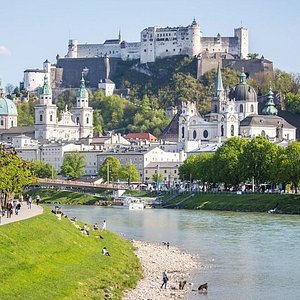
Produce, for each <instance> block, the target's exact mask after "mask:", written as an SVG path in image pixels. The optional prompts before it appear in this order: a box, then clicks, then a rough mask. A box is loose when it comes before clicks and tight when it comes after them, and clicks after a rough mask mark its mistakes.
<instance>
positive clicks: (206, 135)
mask: <svg viewBox="0 0 300 300" xmlns="http://www.w3.org/2000/svg"><path fill="white" fill-rule="evenodd" d="M203 137H204V138H205V139H207V137H208V131H207V130H204V131H203Z"/></svg>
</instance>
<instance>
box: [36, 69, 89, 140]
mask: <svg viewBox="0 0 300 300" xmlns="http://www.w3.org/2000/svg"><path fill="white" fill-rule="evenodd" d="M34 130H35V139H37V140H40V141H58V140H62V141H74V140H78V139H81V138H86V137H92V136H93V109H92V108H91V107H89V99H88V91H87V89H86V88H85V81H84V79H83V77H82V79H81V83H80V88H79V89H78V91H77V95H76V104H75V107H74V108H73V110H72V111H69V110H68V107H67V106H66V107H65V110H64V111H63V112H62V115H61V119H60V120H58V116H57V106H56V104H54V103H53V100H52V89H51V87H50V85H49V81H48V76H47V75H45V77H44V84H43V87H42V88H41V89H40V95H39V104H38V105H36V106H35V125H34Z"/></svg>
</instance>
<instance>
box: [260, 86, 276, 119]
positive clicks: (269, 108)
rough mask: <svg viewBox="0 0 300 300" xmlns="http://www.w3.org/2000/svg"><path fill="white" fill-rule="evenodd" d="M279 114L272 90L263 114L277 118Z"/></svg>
mask: <svg viewBox="0 0 300 300" xmlns="http://www.w3.org/2000/svg"><path fill="white" fill-rule="evenodd" d="M277 113H278V110H277V108H276V107H275V103H274V100H273V92H272V89H271V88H270V90H269V94H268V101H267V103H266V105H265V107H264V108H263V110H262V114H263V115H272V116H276V115H277Z"/></svg>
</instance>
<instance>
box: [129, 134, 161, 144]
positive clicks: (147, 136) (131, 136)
mask: <svg viewBox="0 0 300 300" xmlns="http://www.w3.org/2000/svg"><path fill="white" fill-rule="evenodd" d="M125 139H126V140H131V139H136V140H148V141H149V142H157V138H156V137H155V136H154V135H153V134H151V133H144V132H140V133H128V134H127V135H126V136H125Z"/></svg>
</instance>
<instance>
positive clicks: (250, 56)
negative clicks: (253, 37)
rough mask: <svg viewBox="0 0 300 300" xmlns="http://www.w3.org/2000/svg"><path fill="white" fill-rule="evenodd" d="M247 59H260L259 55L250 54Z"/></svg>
mask: <svg viewBox="0 0 300 300" xmlns="http://www.w3.org/2000/svg"><path fill="white" fill-rule="evenodd" d="M247 57H248V58H249V59H257V58H258V57H259V54H258V53H248V55H247Z"/></svg>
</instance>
